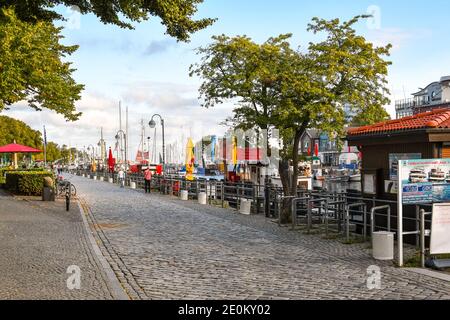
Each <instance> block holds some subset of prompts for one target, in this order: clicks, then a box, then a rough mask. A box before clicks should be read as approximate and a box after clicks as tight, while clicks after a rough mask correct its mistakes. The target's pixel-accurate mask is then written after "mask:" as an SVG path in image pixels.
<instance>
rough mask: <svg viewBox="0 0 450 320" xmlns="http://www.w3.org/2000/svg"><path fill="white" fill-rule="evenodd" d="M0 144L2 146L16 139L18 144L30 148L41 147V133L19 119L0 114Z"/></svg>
mask: <svg viewBox="0 0 450 320" xmlns="http://www.w3.org/2000/svg"><path fill="white" fill-rule="evenodd" d="M0 132H1V133H2V134H1V135H0V146H4V145H7V144H10V143H13V142H14V141H16V143H18V144H22V145H26V146H29V147H32V148H37V149H39V148H41V147H42V134H41V133H40V132H39V131H36V130H33V129H31V128H30V127H29V126H28V125H26V124H25V123H24V122H22V121H20V120H16V119H13V118H10V117H7V116H0Z"/></svg>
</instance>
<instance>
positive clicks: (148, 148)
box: [147, 137, 151, 168]
mask: <svg viewBox="0 0 450 320" xmlns="http://www.w3.org/2000/svg"><path fill="white" fill-rule="evenodd" d="M147 155H148V156H147V161H148V166H149V168H150V164H151V163H150V162H151V160H150V137H147Z"/></svg>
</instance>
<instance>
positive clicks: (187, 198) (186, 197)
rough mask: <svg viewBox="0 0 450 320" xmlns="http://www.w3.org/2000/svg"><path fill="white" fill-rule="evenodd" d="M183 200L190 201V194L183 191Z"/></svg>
mask: <svg viewBox="0 0 450 320" xmlns="http://www.w3.org/2000/svg"><path fill="white" fill-rule="evenodd" d="M181 200H184V201H187V200H189V193H188V191H187V190H181Z"/></svg>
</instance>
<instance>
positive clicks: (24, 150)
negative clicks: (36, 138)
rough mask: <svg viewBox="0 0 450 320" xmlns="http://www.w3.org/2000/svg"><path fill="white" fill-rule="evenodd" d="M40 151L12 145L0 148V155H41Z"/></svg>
mask: <svg viewBox="0 0 450 320" xmlns="http://www.w3.org/2000/svg"><path fill="white" fill-rule="evenodd" d="M41 152H42V151H41V150H38V149H34V148H31V147H27V146H22V145H20V144H16V143H12V144H8V145H6V146H3V147H0V153H41Z"/></svg>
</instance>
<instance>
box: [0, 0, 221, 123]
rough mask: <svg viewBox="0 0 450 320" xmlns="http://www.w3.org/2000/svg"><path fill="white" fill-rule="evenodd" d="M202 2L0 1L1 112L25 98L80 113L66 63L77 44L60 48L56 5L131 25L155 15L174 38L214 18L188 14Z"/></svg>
mask: <svg viewBox="0 0 450 320" xmlns="http://www.w3.org/2000/svg"><path fill="white" fill-rule="evenodd" d="M202 2H203V0H114V1H105V0H21V1H17V0H0V112H1V111H2V110H4V109H5V108H7V107H9V106H11V105H12V104H14V103H16V102H19V101H22V100H26V101H27V102H28V105H29V106H30V107H32V108H34V109H36V110H42V109H43V108H47V109H50V110H54V111H56V112H57V113H60V114H62V115H64V117H65V118H66V120H68V121H75V120H78V119H79V117H80V116H81V113H79V112H77V111H76V108H75V102H76V101H77V100H79V99H80V93H81V91H82V89H83V86H82V85H79V84H77V83H76V82H75V81H74V80H73V78H72V73H73V72H74V69H72V68H71V64H70V63H68V62H65V61H66V58H67V56H69V55H71V54H72V53H73V52H75V51H76V49H77V46H64V45H62V44H61V43H60V40H61V39H62V36H61V28H57V27H55V25H54V22H55V21H56V20H64V17H63V16H62V15H61V14H60V13H58V11H57V6H58V5H64V6H77V7H78V9H79V10H80V12H81V13H82V14H89V13H93V14H95V15H96V16H97V17H98V18H99V19H100V21H102V22H103V23H105V24H115V25H118V26H120V27H123V28H130V29H132V28H133V25H132V24H133V23H135V22H142V21H144V20H148V19H149V18H150V17H152V16H154V17H160V18H161V21H162V23H163V24H164V25H165V26H166V28H167V34H169V35H170V36H172V37H175V38H176V39H178V40H179V41H189V39H190V35H191V34H192V33H194V32H196V31H199V30H201V29H203V28H206V27H207V26H209V25H211V24H212V23H213V22H214V19H209V18H205V19H199V20H195V19H194V18H193V17H194V15H195V13H196V12H197V6H198V5H199V4H200V3H202Z"/></svg>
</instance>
